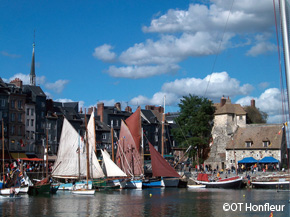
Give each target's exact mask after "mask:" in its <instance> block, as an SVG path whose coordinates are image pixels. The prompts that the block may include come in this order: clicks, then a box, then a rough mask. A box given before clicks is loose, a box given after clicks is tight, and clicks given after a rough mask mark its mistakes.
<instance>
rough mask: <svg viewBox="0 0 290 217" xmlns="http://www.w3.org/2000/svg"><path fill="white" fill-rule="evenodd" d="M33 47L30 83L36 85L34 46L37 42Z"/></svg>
mask: <svg viewBox="0 0 290 217" xmlns="http://www.w3.org/2000/svg"><path fill="white" fill-rule="evenodd" d="M34 41H35V31H34ZM32 46H33V48H32V61H31V69H30V85H32V86H35V83H36V82H35V80H36V76H35V60H34V47H35V42H33V45H32Z"/></svg>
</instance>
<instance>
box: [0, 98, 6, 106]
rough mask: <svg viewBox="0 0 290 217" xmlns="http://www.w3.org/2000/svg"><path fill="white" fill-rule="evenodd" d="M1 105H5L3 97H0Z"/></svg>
mask: <svg viewBox="0 0 290 217" xmlns="http://www.w3.org/2000/svg"><path fill="white" fill-rule="evenodd" d="M1 107H5V99H1Z"/></svg>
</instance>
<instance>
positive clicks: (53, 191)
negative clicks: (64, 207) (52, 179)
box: [49, 183, 60, 194]
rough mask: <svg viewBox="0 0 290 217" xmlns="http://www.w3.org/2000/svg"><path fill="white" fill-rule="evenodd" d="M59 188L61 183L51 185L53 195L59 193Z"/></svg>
mask: <svg viewBox="0 0 290 217" xmlns="http://www.w3.org/2000/svg"><path fill="white" fill-rule="evenodd" d="M59 186H60V184H59V183H56V184H55V183H52V184H51V185H50V191H49V192H50V193H51V194H56V192H57V190H58V189H59Z"/></svg>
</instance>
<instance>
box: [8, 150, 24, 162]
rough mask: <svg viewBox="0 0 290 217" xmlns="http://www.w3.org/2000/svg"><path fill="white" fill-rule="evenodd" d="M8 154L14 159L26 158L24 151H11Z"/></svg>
mask: <svg viewBox="0 0 290 217" xmlns="http://www.w3.org/2000/svg"><path fill="white" fill-rule="evenodd" d="M10 155H11V157H12V158H14V159H15V160H17V159H20V158H28V157H27V155H26V154H25V153H11V152H10Z"/></svg>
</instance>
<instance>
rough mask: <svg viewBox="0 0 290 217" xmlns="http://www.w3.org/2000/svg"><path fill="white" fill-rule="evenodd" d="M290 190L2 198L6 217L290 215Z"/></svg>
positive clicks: (120, 192) (1, 212)
mask: <svg viewBox="0 0 290 217" xmlns="http://www.w3.org/2000/svg"><path fill="white" fill-rule="evenodd" d="M289 200H290V198H289V192H286V191H285V192H277V191H276V190H258V189H242V190H241V189H240V190H227V189H208V188H203V189H202V188H201V189H176V188H172V189H170V188H169V189H168V188H162V189H161V188H155V189H153V188H152V189H145V190H114V191H97V192H96V193H95V195H92V196H86V195H73V194H71V193H70V192H69V191H58V192H57V193H56V194H55V195H49V194H43V195H38V196H29V195H21V198H19V199H7V198H6V199H4V198H2V199H0V215H1V216H29V217H33V216H62V217H63V216H70V217H71V216H126V217H127V216H168V217H169V216H170V217H171V216H204V217H207V216H223V217H224V216H257V217H258V216H259V217H260V216H267V217H268V216H269V215H270V214H271V212H272V211H273V216H274V217H277V216H283V217H284V216H289V206H290V201H289Z"/></svg>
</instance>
